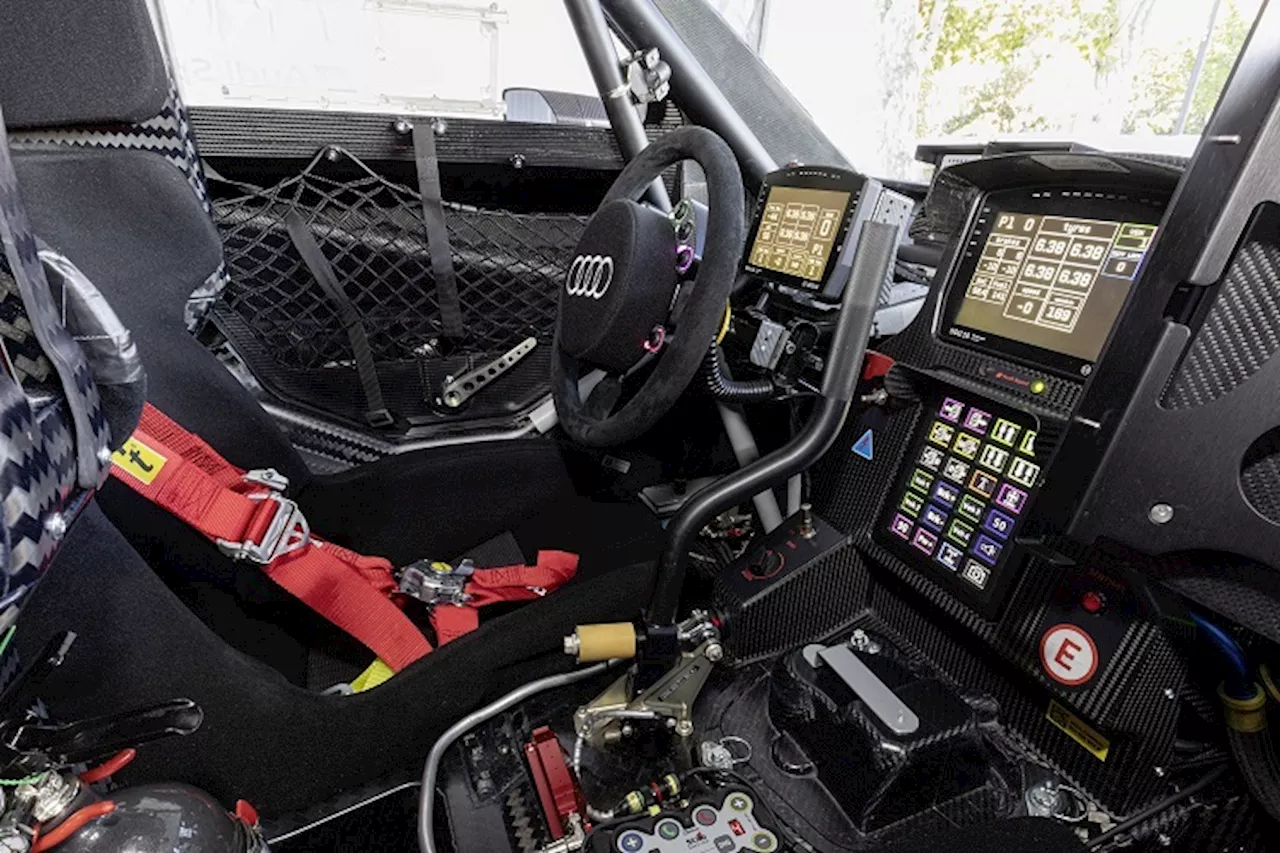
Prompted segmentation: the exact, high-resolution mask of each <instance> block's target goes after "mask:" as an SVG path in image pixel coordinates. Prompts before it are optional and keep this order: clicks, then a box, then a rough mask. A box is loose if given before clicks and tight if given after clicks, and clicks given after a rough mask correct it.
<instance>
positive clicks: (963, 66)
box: [916, 0, 1252, 137]
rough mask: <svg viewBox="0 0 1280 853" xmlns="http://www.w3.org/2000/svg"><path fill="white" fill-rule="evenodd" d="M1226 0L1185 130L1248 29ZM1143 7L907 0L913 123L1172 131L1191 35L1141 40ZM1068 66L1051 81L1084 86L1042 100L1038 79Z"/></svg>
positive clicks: (1201, 116)
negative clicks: (912, 19) (913, 9)
mask: <svg viewBox="0 0 1280 853" xmlns="http://www.w3.org/2000/svg"><path fill="white" fill-rule="evenodd" d="M1238 2H1240V0H1223V4H1222V12H1221V14H1220V15H1219V17H1218V20H1217V24H1216V26H1215V28H1214V32H1213V37H1212V40H1211V42H1210V48H1209V52H1208V54H1207V56H1206V61H1205V65H1204V69H1203V73H1202V75H1201V77H1200V81H1199V85H1197V87H1196V90H1195V92H1194V96H1193V99H1192V104H1191V110H1190V114H1189V119H1188V122H1187V125H1186V128H1185V132H1187V133H1199V132H1200V131H1201V130H1202V129H1203V127H1204V125H1205V123H1206V122H1207V120H1208V117H1209V114H1210V113H1211V111H1212V109H1213V105H1214V104H1215V103H1216V102H1217V98H1218V95H1219V93H1220V92H1221V90H1222V87H1223V85H1224V84H1225V83H1226V80H1227V77H1228V76H1229V74H1230V71H1231V67H1232V65H1233V63H1234V62H1235V58H1236V55H1237V54H1238V52H1239V50H1240V47H1241V45H1242V44H1243V42H1244V39H1245V37H1246V35H1247V33H1248V28H1249V25H1250V23H1251V14H1252V10H1250V13H1249V14H1248V15H1246V14H1245V13H1243V12H1242V11H1241V10H1240V8H1239V7H1238V6H1237V3H1238ZM1207 9H1208V7H1207V6H1206V7H1205V14H1206V15H1207ZM1153 14H1161V12H1160V4H1159V3H1158V2H1156V0H1020V2H1009V0H919V26H918V27H917V33H918V35H917V43H918V45H919V46H920V52H921V55H919V56H918V66H919V68H920V69H921V79H920V93H921V95H920V99H919V107H918V109H917V121H916V125H917V127H916V130H917V133H918V134H919V135H920V136H935V135H976V136H979V137H982V136H989V135H992V134H1012V133H1026V132H1050V133H1061V134H1067V135H1069V134H1077V133H1080V132H1082V131H1099V132H1103V133H1112V132H1116V131H1119V132H1124V133H1171V132H1173V131H1174V128H1175V126H1176V123H1177V119H1178V115H1179V113H1180V111H1181V108H1182V104H1183V97H1184V93H1185V91H1186V87H1187V83H1188V81H1189V79H1190V77H1191V72H1192V67H1193V65H1194V63H1195V57H1196V51H1197V49H1198V47H1199V44H1200V37H1199V36H1197V37H1195V38H1188V39H1185V40H1183V41H1180V42H1177V43H1174V44H1147V43H1146V41H1145V39H1144V35H1145V33H1146V31H1147V29H1148V24H1149V21H1150V19H1151V16H1152V15H1153ZM1064 69H1065V70H1064ZM1068 74H1069V75H1070V76H1069V78H1068V79H1062V80H1061V85H1062V86H1063V87H1071V89H1072V90H1075V89H1079V87H1085V88H1086V89H1090V91H1084V90H1081V91H1079V92H1077V91H1069V92H1067V93H1066V94H1072V95H1077V97H1076V98H1075V100H1074V101H1072V100H1071V99H1070V98H1067V97H1064V98H1062V99H1058V100H1060V101H1062V103H1058V102H1056V101H1055V99H1053V98H1047V97H1046V96H1045V91H1046V89H1045V87H1044V86H1043V83H1044V80H1045V79H1046V77H1048V78H1053V77H1054V75H1057V76H1059V77H1066V76H1067V75H1068ZM1090 77H1091V78H1092V79H1089V78H1090ZM1037 83H1039V84H1040V85H1039V86H1038V87H1037V85H1036V84H1037ZM1082 93H1083V95H1088V96H1089V97H1083V96H1082ZM1081 103H1084V104H1086V106H1085V107H1081V106H1080V104H1081ZM1089 106H1092V107H1093V109H1092V110H1091V109H1090V108H1089Z"/></svg>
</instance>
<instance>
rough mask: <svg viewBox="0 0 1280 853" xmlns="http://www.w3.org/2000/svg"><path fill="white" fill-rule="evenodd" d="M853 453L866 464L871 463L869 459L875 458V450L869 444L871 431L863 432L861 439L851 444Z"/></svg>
mask: <svg viewBox="0 0 1280 853" xmlns="http://www.w3.org/2000/svg"><path fill="white" fill-rule="evenodd" d="M853 452H854V453H856V454H858V455H859V456H861V457H862V458H863V459H865V460H867V461H868V462H870V461H871V457H873V456H875V450H874V448H873V447H872V444H871V430H867V431H866V432H864V433H863V434H862V438H860V439H858V440H857V441H855V442H854V443H853Z"/></svg>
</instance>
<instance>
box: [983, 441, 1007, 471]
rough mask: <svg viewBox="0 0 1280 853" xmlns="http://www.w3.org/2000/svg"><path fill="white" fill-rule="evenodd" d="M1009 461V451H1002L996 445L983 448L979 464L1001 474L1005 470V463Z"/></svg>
mask: <svg viewBox="0 0 1280 853" xmlns="http://www.w3.org/2000/svg"><path fill="white" fill-rule="evenodd" d="M1008 461H1009V451H1007V450H1001V449H1000V448H998V447H996V446H995V445H994V444H988V445H985V446H984V447H983V448H982V456H980V457H979V458H978V464H979V465H981V466H982V467H983V468H990V469H991V470H992V471H995V472H996V473H997V474H999V473H1000V472H1001V471H1003V470H1004V463H1006V462H1008Z"/></svg>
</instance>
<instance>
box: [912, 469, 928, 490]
mask: <svg viewBox="0 0 1280 853" xmlns="http://www.w3.org/2000/svg"><path fill="white" fill-rule="evenodd" d="M932 485H933V475H932V474H928V473H926V472H924V471H921V470H920V469H919V468H917V469H916V470H915V472H914V473H913V474H912V475H911V488H913V489H919V490H920V491H922V492H925V493H926V494H927V493H928V491H929V487H930V486H932Z"/></svg>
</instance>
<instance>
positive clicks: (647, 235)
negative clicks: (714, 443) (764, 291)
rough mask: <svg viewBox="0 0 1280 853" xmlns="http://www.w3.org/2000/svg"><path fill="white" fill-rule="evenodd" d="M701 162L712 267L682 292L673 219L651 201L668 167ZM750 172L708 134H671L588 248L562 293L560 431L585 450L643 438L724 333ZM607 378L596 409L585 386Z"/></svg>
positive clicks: (638, 170)
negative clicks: (639, 373)
mask: <svg viewBox="0 0 1280 853" xmlns="http://www.w3.org/2000/svg"><path fill="white" fill-rule="evenodd" d="M681 160H693V161H695V162H697V164H698V165H699V166H701V167H702V171H703V172H704V173H705V174H706V177H707V196H708V213H707V231H706V239H705V241H704V245H703V253H702V260H701V263H700V264H699V266H698V272H697V275H696V276H695V277H694V279H693V280H692V281H691V282H686V283H684V284H681V283H680V281H679V278H680V273H679V271H678V269H677V266H678V260H677V255H678V254H679V251H680V247H679V246H678V245H677V240H676V234H675V229H674V228H673V227H672V222H671V220H670V218H669V217H668V216H667V215H666V214H664V213H661V212H660V211H657V210H655V209H653V208H652V207H649V206H647V205H643V204H641V203H640V202H639V199H640V197H641V195H642V194H643V193H644V191H645V190H646V189H647V188H648V187H649V185H650V184H652V183H653V182H654V181H655V180H657V179H658V178H659V177H661V175H662V172H663V170H665V169H666V168H667V167H669V166H671V165H673V164H675V163H678V162H680V161H681ZM743 198H744V191H743V186H742V172H741V171H740V170H739V169H738V161H737V159H736V158H735V157H734V155H733V151H732V150H731V149H730V148H729V146H728V145H727V144H725V142H724V140H722V139H721V138H720V137H719V136H716V135H715V134H714V133H712V132H711V131H709V130H707V129H706V128H701V127H682V128H679V129H677V130H674V131H672V132H671V133H668V134H667V135H665V136H663V137H661V138H660V139H658V140H657V141H655V142H653V143H651V144H650V145H649V147H648V148H646V149H644V150H643V151H641V152H640V154H639V155H638V156H637V157H636V158H635V159H634V160H632V161H631V162H630V163H628V164H627V166H626V168H624V169H623V170H622V173H621V174H620V175H618V179H617V180H616V181H614V182H613V186H612V187H610V188H609V192H608V194H607V195H606V196H605V197H604V201H602V202H601V203H600V207H599V208H598V209H597V210H596V212H595V213H594V214H593V215H592V217H591V220H590V221H589V222H588V223H587V228H586V230H585V231H584V232H583V234H582V239H581V240H579V241H578V247H577V250H576V252H575V255H574V258H573V262H572V263H571V264H570V265H569V270H568V272H567V274H566V276H565V284H564V287H563V288H561V291H560V312H559V318H558V321H557V323H556V338H555V344H554V346H553V349H552V353H551V393H552V396H553V397H554V399H555V404H556V412H557V414H558V415H559V418H560V425H561V426H563V427H564V430H565V432H567V433H568V434H569V436H570V437H571V438H572V439H573V440H574V441H576V442H578V443H580V444H583V445H586V446H588V447H609V446H612V445H616V444H621V443H622V442H625V441H628V440H630V439H633V438H636V437H638V436H640V435H642V434H643V433H645V432H646V431H647V430H649V429H650V428H651V427H652V426H653V425H654V424H656V423H657V422H658V420H659V418H661V417H662V416H663V415H664V414H666V413H667V411H668V410H669V409H670V408H671V407H672V406H674V405H675V403H676V400H678V399H679V398H680V395H681V394H682V393H684V390H685V388H687V387H688V386H689V383H690V382H691V381H692V380H693V377H694V375H695V374H696V373H697V372H698V366H699V364H701V362H702V359H703V357H704V356H705V355H706V353H707V348H708V347H709V346H710V345H711V341H712V339H713V338H714V337H715V334H716V330H717V328H718V327H719V325H720V323H721V321H722V319H723V317H724V310H725V303H726V302H727V301H728V299H729V293H730V290H731V289H732V287H733V280H734V276H735V273H736V272H737V268H738V258H739V255H740V253H741V251H742V241H743V239H744V235H743V227H744V221H743V220H744V216H745V213H744V204H743ZM648 361H656V363H655V364H654V365H653V369H652V372H650V373H649V375H648V377H647V378H646V379H645V380H644V384H643V385H641V386H640V388H639V389H638V390H636V392H635V393H634V394H633V395H632V396H631V397H630V399H628V400H627V401H626V402H625V403H623V404H622V406H621V407H620V408H618V409H617V410H616V411H613V408H614V404H615V403H616V394H614V393H610V391H609V390H608V389H613V390H614V391H615V392H616V390H617V389H618V388H619V387H620V382H621V378H622V377H625V376H627V375H629V374H630V373H631V372H632V371H634V370H635V369H636V368H637V367H638V366H640V365H641V363H642V362H645V366H647V362H648ZM596 368H600V369H602V370H604V371H605V374H606V377H607V378H606V379H605V380H604V381H602V382H601V383H600V384H599V385H597V386H596V391H594V392H592V394H590V395H589V396H588V398H587V399H586V400H583V398H582V395H581V394H580V393H579V389H578V380H579V379H580V378H581V377H582V376H584V375H586V374H587V373H589V372H590V371H591V370H593V369H596Z"/></svg>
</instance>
